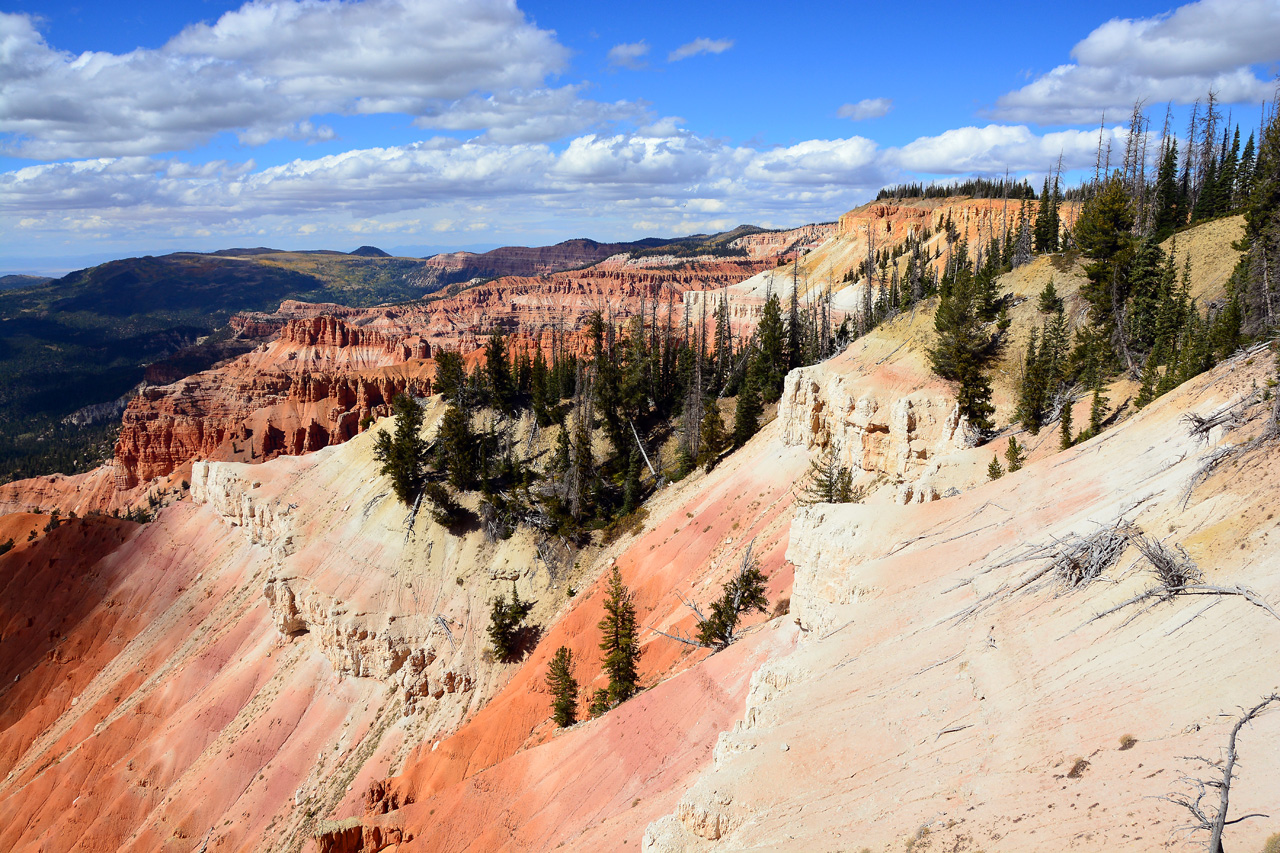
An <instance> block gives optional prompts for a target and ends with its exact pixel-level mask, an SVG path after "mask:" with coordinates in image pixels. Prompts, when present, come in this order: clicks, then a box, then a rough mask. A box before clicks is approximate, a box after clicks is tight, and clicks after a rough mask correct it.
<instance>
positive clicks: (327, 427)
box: [116, 260, 767, 489]
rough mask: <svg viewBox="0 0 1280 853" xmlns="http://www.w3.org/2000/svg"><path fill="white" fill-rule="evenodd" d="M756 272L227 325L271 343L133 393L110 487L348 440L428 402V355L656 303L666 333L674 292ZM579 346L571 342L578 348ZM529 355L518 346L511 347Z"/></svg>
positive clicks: (579, 279) (246, 319)
mask: <svg viewBox="0 0 1280 853" xmlns="http://www.w3.org/2000/svg"><path fill="white" fill-rule="evenodd" d="M765 266H767V264H766V263H765V262H762V261H738V260H735V261H715V262H710V263H705V262H693V263H687V264H683V265H681V266H678V267H659V268H654V269H650V268H645V267H636V268H627V269H599V268H591V269H586V270H576V271H573V272H564V273H555V274H552V275H547V276H539V277H536V278H516V277H508V278H502V279H498V280H496V281H492V282H488V283H486V284H483V285H480V286H477V287H472V288H468V289H465V290H463V291H461V292H460V293H457V294H456V295H454V296H451V297H447V298H442V299H436V300H431V301H427V302H422V303H412V304H406V305H395V306H381V307H376V308H367V309H353V308H346V307H343V306H337V305H328V304H321V305H309V304H307V303H300V302H293V301H288V302H285V303H283V304H282V305H281V306H280V310H279V311H278V312H277V313H276V314H274V315H262V314H254V315H240V316H239V317H238V318H237V319H236V321H235V324H234V325H235V326H236V328H237V329H238V330H240V331H241V332H242V333H244V334H248V333H261V332H262V331H264V330H266V329H270V328H273V327H278V328H279V334H278V336H277V338H276V339H275V340H274V341H272V342H271V343H270V344H267V345H265V346H263V347H259V349H258V350H256V351H254V352H251V353H248V354H246V355H244V356H241V357H240V358H238V359H235V360H234V361H232V362H229V363H228V364H226V365H224V366H223V367H221V368H218V369H215V370H210V371H207V372H204V373H199V374H196V375H194V376H188V377H186V378H184V379H181V380H179V381H178V382H175V383H174V384H172V385H168V386H164V387H155V388H147V389H144V390H143V391H142V392H141V393H140V394H139V395H138V396H137V397H135V398H134V400H133V401H132V402H131V403H130V405H129V407H128V408H127V409H126V411H125V413H124V416H123V422H122V425H121V430H120V437H119V439H118V441H117V443H116V468H117V471H118V472H119V473H120V478H119V479H120V485H121V487H122V488H127V489H132V488H134V487H136V486H138V485H139V484H141V483H146V482H148V481H150V480H151V479H153V478H156V477H165V476H167V475H169V474H170V473H172V472H173V471H175V470H176V469H177V468H179V467H180V466H181V465H183V464H184V463H186V462H189V461H190V460H192V459H238V460H242V461H262V460H265V459H271V458H273V457H275V456H279V455H296V454H299V453H306V452H310V451H313V450H318V449H319V448H321V447H327V446H329V445H332V444H340V443H341V442H343V441H346V440H348V439H350V438H351V437H352V436H354V435H356V434H357V433H358V432H359V430H360V423H361V422H362V421H364V420H365V419H366V418H369V417H380V416H383V415H386V414H388V413H389V412H390V403H391V400H392V399H393V398H394V397H395V396H396V395H397V394H400V393H404V392H410V393H417V394H427V393H430V388H431V378H432V376H433V375H434V370H435V368H434V362H432V361H431V360H430V359H431V356H432V354H433V352H434V350H435V348H438V347H444V348H446V349H451V350H455V351H460V352H462V353H463V354H464V355H467V356H469V357H470V358H472V359H474V357H475V354H476V353H477V351H478V350H480V349H481V348H482V347H483V345H484V341H485V338H486V336H487V335H488V333H489V331H490V330H491V329H492V328H494V327H495V326H498V327H501V328H503V329H505V330H507V331H509V332H512V333H517V334H520V335H526V336H530V337H532V335H534V334H536V333H537V332H539V331H540V330H542V329H546V328H559V329H562V330H566V331H568V332H573V331H574V330H576V329H578V328H580V327H581V326H582V324H583V322H584V320H585V319H586V317H587V316H588V315H589V314H591V313H592V312H594V311H602V312H605V313H606V314H612V316H614V317H615V318H616V319H619V320H621V319H622V318H625V317H627V316H629V315H631V314H633V313H635V312H636V311H638V310H639V307H640V305H641V304H642V303H644V304H649V305H652V304H654V303H662V304H663V305H664V307H663V308H662V309H661V310H662V314H661V315H660V316H662V317H663V318H671V321H672V322H679V319H680V316H681V313H680V312H681V311H682V310H683V308H682V303H681V300H682V298H683V293H684V292H685V291H688V290H691V289H700V288H705V287H717V286H719V285H721V284H726V283H734V282H737V281H740V280H742V279H743V278H746V277H748V276H750V275H751V274H753V273H755V272H757V271H759V270H760V269H762V268H763V267H765ZM579 343H580V342H579ZM524 346H528V344H524Z"/></svg>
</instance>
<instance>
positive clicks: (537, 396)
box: [529, 345, 559, 427]
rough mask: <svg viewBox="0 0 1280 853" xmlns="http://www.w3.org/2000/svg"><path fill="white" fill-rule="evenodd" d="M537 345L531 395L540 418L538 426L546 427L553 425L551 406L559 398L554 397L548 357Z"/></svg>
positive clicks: (530, 389)
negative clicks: (554, 398)
mask: <svg viewBox="0 0 1280 853" xmlns="http://www.w3.org/2000/svg"><path fill="white" fill-rule="evenodd" d="M535 346H536V349H537V352H535V353H534V355H533V364H532V365H531V367H530V369H529V397H530V401H531V402H532V404H533V413H534V416H535V417H537V419H538V426H543V427H546V426H551V407H552V406H554V405H555V404H556V403H558V402H559V400H553V399H552V390H551V387H550V381H551V375H550V373H549V372H548V370H547V359H546V356H544V355H543V354H542V347H541V346H540V345H535ZM556 396H559V395H556Z"/></svg>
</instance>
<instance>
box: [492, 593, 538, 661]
mask: <svg viewBox="0 0 1280 853" xmlns="http://www.w3.org/2000/svg"><path fill="white" fill-rule="evenodd" d="M531 610H533V602H532V601H521V600H520V593H519V592H517V591H516V584H515V581H512V582H511V600H510V601H507V597H506V596H505V595H502V594H499V595H498V597H497V598H495V599H494V600H493V601H492V602H490V604H489V628H488V634H489V643H490V645H492V646H493V654H494V657H496V658H497V659H498V660H500V661H502V662H503V663H509V662H511V661H512V660H515V658H516V656H517V655H519V653H520V651H521V645H522V643H521V639H522V625H523V623H524V620H525V619H526V618H527V617H528V616H529V612H530V611H531Z"/></svg>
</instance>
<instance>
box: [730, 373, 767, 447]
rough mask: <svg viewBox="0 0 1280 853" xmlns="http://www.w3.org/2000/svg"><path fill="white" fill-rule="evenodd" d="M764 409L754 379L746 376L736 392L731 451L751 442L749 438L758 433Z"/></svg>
mask: <svg viewBox="0 0 1280 853" xmlns="http://www.w3.org/2000/svg"><path fill="white" fill-rule="evenodd" d="M763 411H764V407H763V405H762V404H761V402H760V392H759V391H757V390H756V383H755V378H754V377H752V376H750V375H748V376H747V379H746V381H745V382H743V383H742V389H741V390H740V391H739V392H738V405H737V408H736V409H735V410H734V413H733V449H734V450H737V449H738V448H739V447H741V446H742V445H744V444H746V443H747V442H748V441H750V440H751V436H753V435H755V434H756V433H757V432H759V431H760V415H761V414H762V413H763Z"/></svg>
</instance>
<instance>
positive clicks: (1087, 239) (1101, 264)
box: [1075, 173, 1133, 334]
mask: <svg viewBox="0 0 1280 853" xmlns="http://www.w3.org/2000/svg"><path fill="white" fill-rule="evenodd" d="M1132 228H1133V208H1132V206H1131V205H1130V203H1129V194H1128V192H1127V191H1126V189H1125V186H1124V181H1123V180H1121V178H1120V176H1119V174H1118V173H1117V174H1115V175H1112V176H1111V177H1110V178H1108V179H1107V181H1106V182H1105V183H1104V184H1103V185H1102V188H1101V189H1100V190H1099V191H1098V193H1097V194H1096V195H1094V196H1093V197H1092V198H1090V199H1089V200H1088V201H1086V202H1085V203H1084V206H1083V207H1082V208H1081V210H1080V217H1079V218H1078V219H1077V220H1076V227H1075V238H1076V243H1077V244H1079V246H1080V249H1081V250H1082V251H1083V252H1084V254H1085V255H1086V256H1088V257H1089V258H1090V259H1091V263H1089V264H1088V265H1087V266H1086V267H1085V274H1086V275H1088V277H1089V283H1088V284H1086V285H1085V286H1084V287H1083V288H1081V295H1083V296H1084V297H1085V299H1087V300H1088V302H1089V305H1090V316H1091V318H1092V319H1093V321H1094V322H1095V323H1097V324H1099V325H1100V326H1102V327H1103V328H1105V329H1106V330H1108V334H1110V330H1112V329H1114V327H1115V323H1116V317H1115V309H1116V307H1117V306H1118V305H1123V304H1124V301H1125V297H1126V296H1127V293H1125V292H1124V285H1125V275H1124V269H1125V265H1126V264H1127V262H1128V259H1129V256H1130V254H1131V252H1132V247H1133V238H1132V236H1131V234H1130V230H1131V229H1132Z"/></svg>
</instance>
